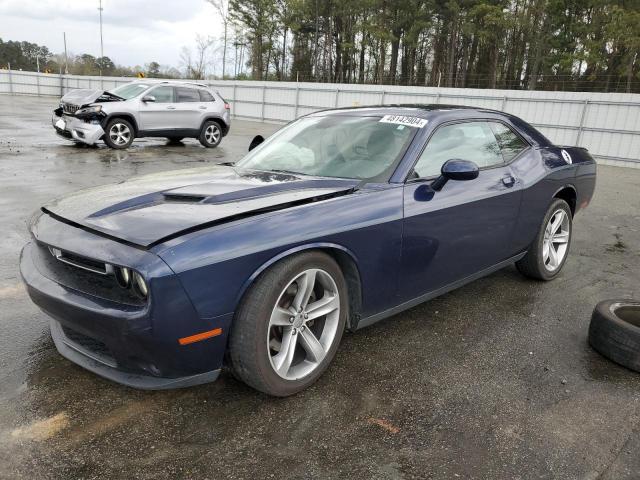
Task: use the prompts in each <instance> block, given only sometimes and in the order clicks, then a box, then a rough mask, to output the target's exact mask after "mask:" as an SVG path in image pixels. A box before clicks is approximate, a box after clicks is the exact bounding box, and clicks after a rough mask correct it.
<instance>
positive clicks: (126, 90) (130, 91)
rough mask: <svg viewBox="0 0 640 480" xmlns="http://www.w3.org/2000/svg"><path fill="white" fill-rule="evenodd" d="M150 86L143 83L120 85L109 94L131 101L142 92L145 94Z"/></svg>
mask: <svg viewBox="0 0 640 480" xmlns="http://www.w3.org/2000/svg"><path fill="white" fill-rule="evenodd" d="M147 88H149V85H145V84H143V83H127V84H126V85H120V86H119V87H117V88H114V89H113V90H109V93H113V94H114V95H117V96H119V97H122V98H124V99H125V100H129V99H130V98H133V97H135V96H137V95H139V94H141V93H142V92H144V91H145V90H146V89H147Z"/></svg>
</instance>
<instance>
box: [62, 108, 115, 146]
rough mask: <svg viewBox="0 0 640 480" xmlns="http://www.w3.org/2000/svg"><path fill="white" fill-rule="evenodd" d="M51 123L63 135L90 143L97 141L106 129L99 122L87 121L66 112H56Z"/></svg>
mask: <svg viewBox="0 0 640 480" xmlns="http://www.w3.org/2000/svg"><path fill="white" fill-rule="evenodd" d="M51 124H52V125H53V128H55V130H56V133H57V134H58V135H60V136H61V137H64V138H67V139H69V140H75V141H78V142H83V143H86V144H88V145H93V144H95V143H97V142H98V140H100V139H101V138H102V137H103V135H104V130H103V129H102V126H101V125H100V124H99V123H87V122H85V121H84V120H81V119H79V118H76V117H72V116H69V115H65V114H62V115H61V116H58V115H56V114H55V113H54V114H53V116H52V117H51Z"/></svg>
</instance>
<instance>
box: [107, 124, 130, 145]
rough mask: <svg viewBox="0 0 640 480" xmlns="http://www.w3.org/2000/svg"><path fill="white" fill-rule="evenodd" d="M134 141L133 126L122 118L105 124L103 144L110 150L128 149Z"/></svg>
mask: <svg viewBox="0 0 640 480" xmlns="http://www.w3.org/2000/svg"><path fill="white" fill-rule="evenodd" d="M133 139H134V129H133V125H131V123H129V122H128V121H127V120H125V119H123V118H114V119H113V120H110V121H109V123H107V128H106V130H105V136H104V143H106V144H107V145H108V146H110V147H111V148H116V149H119V150H121V149H123V148H128V147H129V146H130V145H131V144H132V143H133Z"/></svg>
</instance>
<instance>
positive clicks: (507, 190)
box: [399, 120, 528, 301]
mask: <svg viewBox="0 0 640 480" xmlns="http://www.w3.org/2000/svg"><path fill="white" fill-rule="evenodd" d="M492 123H493V121H488V120H480V121H477V120H475V121H468V122H458V123H452V124H445V125H442V126H440V127H438V128H437V130H436V131H435V132H434V134H433V135H432V136H431V138H430V139H429V141H428V143H427V145H426V147H425V149H424V150H423V152H422V154H421V155H420V158H419V159H418V161H417V163H416V165H415V167H414V170H415V172H416V173H417V175H418V176H419V177H420V178H419V179H416V180H410V181H408V182H407V183H406V184H405V187H404V228H403V242H402V257H401V272H402V274H401V277H400V288H399V294H400V296H401V300H402V301H409V300H412V299H414V298H416V297H419V296H421V295H424V294H427V293H429V292H433V291H435V290H438V289H440V288H443V287H447V286H451V285H452V284H455V283H456V282H458V281H461V280H464V279H465V278H467V277H469V276H472V275H474V274H476V273H479V272H481V271H483V270H485V269H488V268H490V267H492V266H494V265H496V264H498V263H500V262H502V261H504V260H506V259H508V258H510V257H511V256H513V255H515V254H516V253H517V252H514V251H513V248H512V235H513V230H514V226H515V224H516V220H517V217H518V212H519V209H520V198H521V194H522V190H521V183H520V182H518V180H517V178H516V177H515V174H514V172H513V171H512V169H511V167H510V166H509V165H508V164H507V162H508V161H509V160H510V158H505V157H506V156H509V155H510V156H511V158H513V157H514V156H515V155H517V154H518V152H517V149H518V148H519V149H520V150H521V151H522V150H525V149H526V148H527V147H528V145H527V144H526V143H525V142H524V140H522V139H521V138H520V137H519V136H517V135H516V134H515V133H514V132H513V131H511V130H510V129H508V130H509V132H508V134H509V135H511V136H513V139H515V140H514V141H515V142H516V145H517V148H516V151H514V150H511V151H510V153H509V152H503V148H501V146H500V144H499V143H498V139H497V137H496V132H497V131H498V129H499V126H497V125H492ZM500 126H501V127H502V128H508V127H506V126H505V125H503V124H500ZM500 131H502V130H500ZM513 139H512V140H513ZM518 145H519V146H518ZM455 158H458V159H462V160H470V161H472V162H475V163H476V164H477V165H478V167H479V168H480V172H479V176H478V178H476V179H474V180H469V181H454V180H449V181H448V182H447V183H446V184H445V185H444V187H443V188H442V190H440V191H436V192H434V191H433V190H431V189H430V187H429V184H430V183H431V181H430V179H434V178H436V177H437V176H439V174H440V169H441V167H442V164H443V163H445V162H446V161H447V160H450V159H455Z"/></svg>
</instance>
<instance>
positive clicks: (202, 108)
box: [198, 105, 207, 110]
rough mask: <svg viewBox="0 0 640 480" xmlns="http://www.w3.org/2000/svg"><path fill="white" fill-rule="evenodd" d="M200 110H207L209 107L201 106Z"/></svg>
mask: <svg viewBox="0 0 640 480" xmlns="http://www.w3.org/2000/svg"><path fill="white" fill-rule="evenodd" d="M198 108H199V109H200V110H206V109H207V107H205V106H204V105H200V106H199V107H198Z"/></svg>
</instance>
